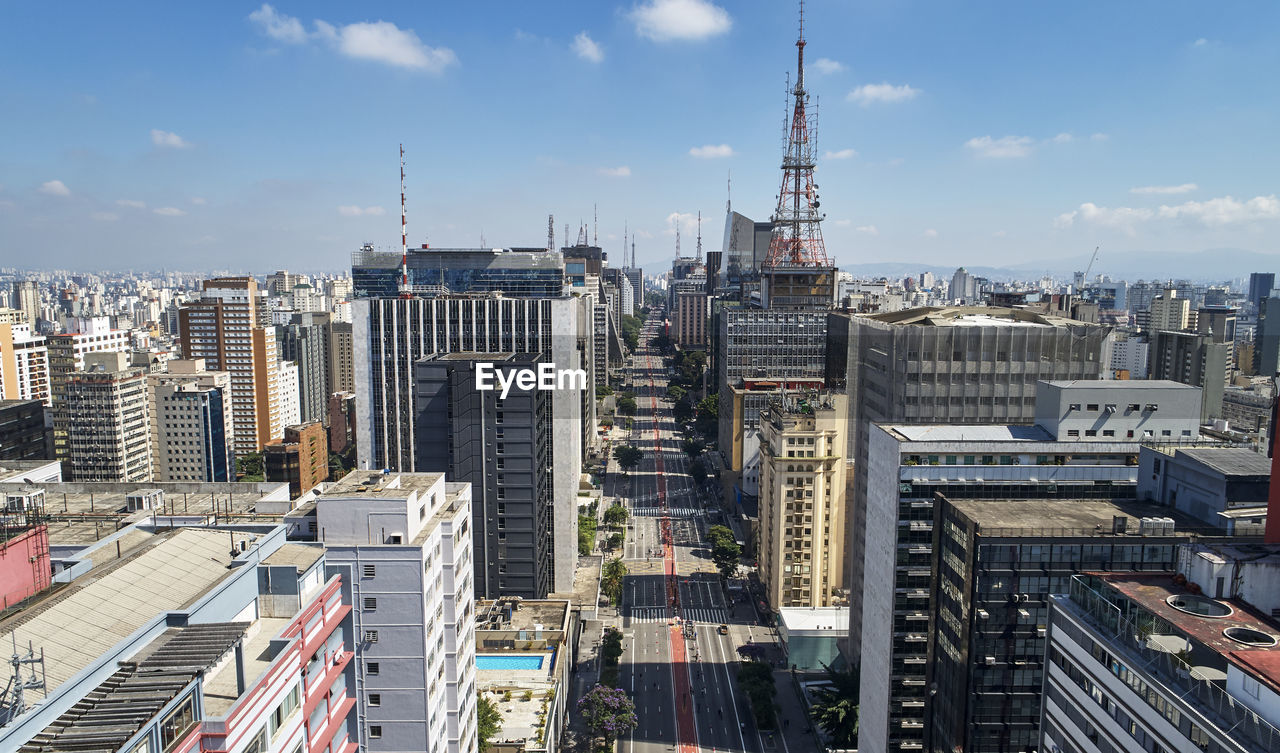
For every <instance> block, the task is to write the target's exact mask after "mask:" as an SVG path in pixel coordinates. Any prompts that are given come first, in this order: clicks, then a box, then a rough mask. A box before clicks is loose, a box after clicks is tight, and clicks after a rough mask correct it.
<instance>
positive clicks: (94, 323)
mask: <svg viewBox="0 0 1280 753" xmlns="http://www.w3.org/2000/svg"><path fill="white" fill-rule="evenodd" d="M71 326H72V327H74V331H72V332H65V333H63V334H59V335H49V337H48V346H49V387H50V389H51V390H52V391H53V398H54V401H55V402H56V401H58V400H60V399H61V398H62V394H63V385H65V384H66V381H67V377H68V375H69V374H71V372H73V371H83V370H84V357H85V355H86V354H88V353H111V352H121V353H123V352H128V351H129V350H130V349H131V348H132V344H131V341H130V338H129V331H128V330H123V329H113V328H112V327H111V319H110V318H109V317H105V316H93V317H84V318H78V319H75V320H74V322H73V323H72V324H71Z"/></svg>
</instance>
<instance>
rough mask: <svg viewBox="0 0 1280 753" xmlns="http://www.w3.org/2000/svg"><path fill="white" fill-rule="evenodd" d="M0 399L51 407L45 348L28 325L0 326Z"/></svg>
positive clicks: (40, 337) (46, 350) (51, 397)
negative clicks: (33, 401) (36, 401)
mask: <svg viewBox="0 0 1280 753" xmlns="http://www.w3.org/2000/svg"><path fill="white" fill-rule="evenodd" d="M0 398H3V399H5V400H39V401H40V402H42V403H44V404H45V405H46V406H52V405H53V392H52V389H51V387H50V384H49V347H48V345H47V341H46V339H45V338H44V337H42V336H40V335H35V334H32V330H31V325H29V324H0Z"/></svg>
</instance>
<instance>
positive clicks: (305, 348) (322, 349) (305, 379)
mask: <svg viewBox="0 0 1280 753" xmlns="http://www.w3.org/2000/svg"><path fill="white" fill-rule="evenodd" d="M330 326H331V325H330V322H329V315H328V314H323V313H301V314H293V315H292V317H291V318H290V321H289V323H288V324H284V325H280V326H277V327H276V343H277V346H278V348H279V352H280V360H282V361H292V362H294V363H296V364H297V365H298V404H299V410H298V413H299V420H300V421H302V422H303V423H307V422H310V421H324V420H325V413H326V411H327V409H328V402H329V393H330V392H331V389H330V385H329V376H328V372H329V369H330V364H331V355H330V353H329V347H330V345H331V341H330V333H329V327H330Z"/></svg>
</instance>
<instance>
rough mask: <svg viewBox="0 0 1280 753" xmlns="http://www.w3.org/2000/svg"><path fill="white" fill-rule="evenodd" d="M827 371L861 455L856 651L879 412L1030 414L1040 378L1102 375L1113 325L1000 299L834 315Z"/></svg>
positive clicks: (908, 415) (950, 418) (853, 543)
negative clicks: (843, 397) (843, 399)
mask: <svg viewBox="0 0 1280 753" xmlns="http://www.w3.org/2000/svg"><path fill="white" fill-rule="evenodd" d="M828 329H829V337H828V340H829V352H828V359H827V360H828V370H827V380H828V383H829V384H830V385H831V386H832V387H833V388H838V389H844V390H845V392H846V394H848V395H849V445H850V446H849V453H848V455H847V456H846V457H851V458H855V464H854V496H853V498H852V500H851V510H850V514H849V515H848V521H849V526H850V533H849V544H848V547H849V549H848V551H849V554H848V559H849V562H850V568H851V572H850V574H849V576H848V578H847V579H846V580H847V583H848V587H849V590H850V600H851V607H852V613H851V615H850V619H849V637H850V651H851V652H852V655H853V656H857V655H858V654H859V649H858V648H857V646H858V636H859V635H860V630H861V615H860V605H859V603H858V600H859V599H860V598H861V594H862V573H861V569H860V566H861V563H862V561H863V556H864V553H865V551H864V548H863V543H864V539H863V531H864V530H865V527H866V510H867V499H868V498H867V475H866V474H867V470H866V469H867V463H866V459H867V454H866V444H867V437H868V436H869V434H870V431H871V424H872V423H873V422H876V421H883V422H891V423H893V422H905V423H933V424H1014V423H1029V422H1031V420H1032V419H1033V418H1034V417H1035V413H1036V408H1035V402H1036V398H1035V395H1036V382H1037V381H1038V380H1044V379H1050V380H1067V379H1102V378H1103V377H1104V376H1106V375H1108V374H1109V373H1110V368H1111V363H1110V361H1111V342H1112V336H1111V328H1110V327H1105V326H1100V325H1096V324H1085V323H1082V322H1076V321H1073V320H1070V319H1064V318H1062V317H1057V316H1049V315H1044V314H1038V313H1034V312H1029V311H1023V310H1019V309H1006V308H995V307H984V308H978V307H973V308H965V307H944V308H936V307H930V308H921V309H910V310H907V311H897V312H893V313H888V314H871V315H867V316H852V315H849V314H846V313H836V312H833V313H831V314H829V315H828Z"/></svg>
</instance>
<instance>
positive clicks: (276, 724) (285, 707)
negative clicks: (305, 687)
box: [264, 685, 301, 750]
mask: <svg viewBox="0 0 1280 753" xmlns="http://www.w3.org/2000/svg"><path fill="white" fill-rule="evenodd" d="M300 696H301V690H300V688H299V686H297V685H294V686H293V687H292V688H291V689H290V690H289V693H288V695H286V696H285V697H284V700H283V701H281V702H280V705H279V706H276V710H275V711H273V712H271V736H272V737H273V738H274V737H275V736H276V733H277V732H279V731H280V728H281V727H283V726H284V722H285V720H286V719H288V718H289V716H290V715H291V714H293V712H295V711H297V710H298V699H299V697H300ZM264 750H265V749H264Z"/></svg>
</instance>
